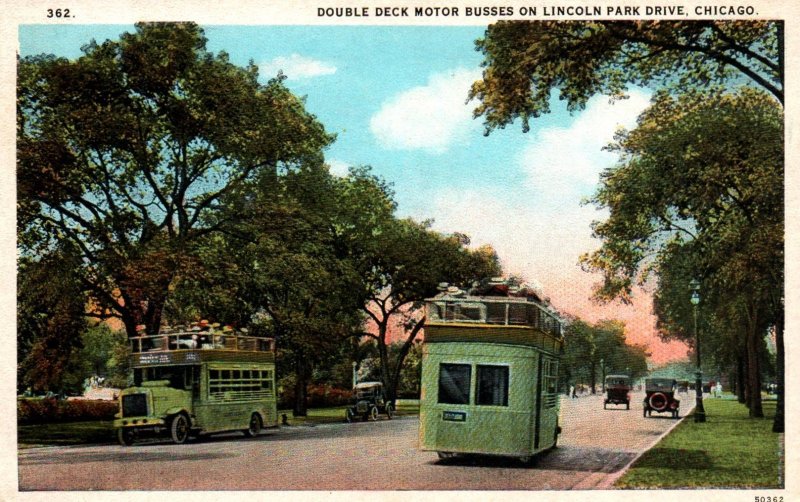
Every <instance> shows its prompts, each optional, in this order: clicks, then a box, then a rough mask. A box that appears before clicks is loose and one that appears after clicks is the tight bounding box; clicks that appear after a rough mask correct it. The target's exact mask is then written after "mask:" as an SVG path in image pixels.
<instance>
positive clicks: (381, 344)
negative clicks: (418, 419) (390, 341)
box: [378, 316, 391, 393]
mask: <svg viewBox="0 0 800 502" xmlns="http://www.w3.org/2000/svg"><path fill="white" fill-rule="evenodd" d="M388 324H389V316H386V317H384V318H383V320H382V321H381V322H380V323H378V357H379V358H380V361H381V382H382V383H383V387H384V390H385V391H386V392H387V393H388V392H390V381H389V380H390V379H389V375H390V374H391V372H390V370H389V349H388V348H387V347H386V331H387V325H388Z"/></svg>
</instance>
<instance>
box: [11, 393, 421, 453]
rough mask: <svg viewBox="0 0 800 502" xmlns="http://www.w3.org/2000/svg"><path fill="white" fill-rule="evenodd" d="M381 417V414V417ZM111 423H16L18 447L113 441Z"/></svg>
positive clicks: (410, 405)
mask: <svg viewBox="0 0 800 502" xmlns="http://www.w3.org/2000/svg"><path fill="white" fill-rule="evenodd" d="M344 410H345V407H344V406H338V407H334V408H311V409H309V410H308V416H307V417H293V416H292V410H279V411H278V417H280V416H281V414H283V413H285V414H286V418H287V421H288V422H289V425H312V424H324V423H337V422H344ZM395 414H396V415H399V416H403V415H418V414H419V401H416V400H414V401H412V400H400V401H398V402H397V411H396V412H395ZM384 418H385V417H381V419H384ZM111 424H112V422H111V421H110V420H108V421H93V422H68V423H55V424H42V425H19V426H17V444H18V445H19V448H30V447H32V446H68V445H78V444H104V443H115V442H116V441H117V439H116V436H115V434H116V433H115V431H114V428H113V427H112V426H111Z"/></svg>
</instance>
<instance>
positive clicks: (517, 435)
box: [419, 281, 564, 462]
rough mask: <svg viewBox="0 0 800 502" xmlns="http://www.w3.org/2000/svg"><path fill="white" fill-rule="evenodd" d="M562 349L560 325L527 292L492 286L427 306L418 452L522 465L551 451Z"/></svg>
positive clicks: (452, 292)
mask: <svg viewBox="0 0 800 502" xmlns="http://www.w3.org/2000/svg"><path fill="white" fill-rule="evenodd" d="M563 343H564V339H563V335H562V322H561V320H560V318H559V317H558V316H557V315H556V314H555V313H554V312H553V311H551V310H550V309H548V308H547V306H546V305H545V304H544V303H543V302H542V301H541V300H540V299H539V297H538V295H536V294H535V293H534V292H533V291H532V290H529V289H517V290H515V288H513V287H509V286H508V285H507V284H505V283H503V282H499V281H495V282H494V283H490V284H489V287H485V288H483V289H482V290H478V291H473V292H470V294H467V293H465V292H462V291H459V290H458V289H457V288H453V287H451V288H449V289H448V290H446V291H444V292H443V293H442V294H439V295H437V296H436V297H434V298H431V299H429V300H427V301H426V324H425V339H424V344H423V359H422V393H421V396H420V431H419V437H420V447H421V449H422V450H426V451H436V452H437V453H438V454H439V457H440V458H447V457H451V456H453V455H456V454H459V453H474V454H485V455H503V456H511V457H517V458H519V459H520V460H522V461H523V462H527V461H528V460H530V459H531V457H532V456H533V455H535V454H536V453H538V452H541V451H544V450H547V449H549V448H552V447H554V446H555V445H556V443H557V441H558V434H559V433H560V431H561V428H560V425H559V404H560V400H559V393H558V383H557V382H558V364H559V360H560V355H561V352H562V347H563Z"/></svg>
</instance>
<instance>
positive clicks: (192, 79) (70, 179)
mask: <svg viewBox="0 0 800 502" xmlns="http://www.w3.org/2000/svg"><path fill="white" fill-rule="evenodd" d="M205 43H206V40H205V38H204V36H203V31H202V30H201V29H200V28H199V27H198V26H196V25H194V24H191V23H151V24H147V23H140V24H137V25H136V31H135V32H134V33H125V34H123V35H122V36H121V37H120V40H118V41H106V42H103V43H102V44H97V43H95V42H92V43H89V44H87V45H86V46H85V47H84V48H83V51H84V55H83V56H82V57H80V58H78V59H76V60H72V61H68V60H66V59H59V58H54V57H52V56H36V57H27V58H23V59H21V60H20V61H19V65H18V88H17V91H18V100H17V116H18V122H17V145H18V164H17V180H18V187H17V188H18V223H19V241H20V246H21V250H22V252H23V253H24V254H29V255H32V256H35V255H37V254H43V253H45V252H47V250H48V249H51V248H52V247H53V246H55V245H58V244H59V243H64V242H69V243H70V244H71V245H72V247H74V249H76V250H78V251H79V252H80V257H81V259H82V262H81V264H80V265H79V266H76V267H75V271H76V272H79V273H80V277H81V280H82V281H83V283H84V284H85V286H86V287H87V288H88V289H89V291H90V293H91V295H92V305H93V306H95V307H97V310H96V311H95V312H94V314H96V315H101V316H102V315H108V314H113V315H116V316H119V317H121V318H122V320H123V322H124V324H125V327H126V330H127V332H128V335H129V336H133V335H134V334H135V326H136V325H138V324H145V325H146V326H147V330H148V332H150V333H154V332H156V331H157V330H158V327H159V324H160V321H161V314H162V308H163V305H164V302H165V301H166V299H167V297H168V296H169V291H170V288H171V286H172V284H173V282H174V281H175V278H176V277H178V276H184V277H191V276H192V274H193V273H195V272H196V271H197V269H198V266H199V263H200V262H199V260H198V257H197V252H198V251H197V244H198V241H200V240H202V239H203V238H205V237H208V236H211V235H214V234H217V233H219V232H221V231H222V230H224V229H225V228H226V226H227V225H229V224H230V223H231V222H232V221H233V222H236V221H241V220H242V219H247V218H248V217H249V216H250V215H252V214H253V213H252V212H249V211H243V212H239V213H229V214H227V215H226V217H224V218H223V217H220V216H219V214H218V211H219V208H220V202H221V201H222V200H223V199H224V198H226V197H228V196H229V195H230V194H231V193H234V192H237V191H241V190H242V188H243V186H245V185H247V184H248V183H250V182H252V181H253V180H255V179H257V178H262V179H272V178H276V177H277V176H278V175H279V173H285V172H288V171H292V170H294V169H295V168H296V167H297V166H298V165H299V164H301V163H306V162H319V161H321V158H322V154H321V151H322V149H323V148H324V147H326V146H327V145H328V144H329V143H330V142H331V141H332V139H333V138H332V137H331V136H329V135H327V134H326V133H325V132H324V130H323V128H322V125H321V124H320V123H319V122H317V121H316V119H315V117H313V116H312V115H310V114H308V113H307V112H306V111H305V110H304V107H303V103H302V101H301V100H300V99H299V98H297V97H295V96H294V95H292V94H291V93H290V92H289V91H288V89H286V87H285V86H284V85H283V84H282V83H281V81H280V79H275V80H271V81H269V82H268V83H267V84H266V85H262V84H260V83H259V82H258V73H257V69H256V67H255V66H254V65H250V66H248V67H247V68H240V67H237V66H234V65H233V64H231V63H230V62H229V60H228V56H227V55H226V54H225V53H220V54H216V55H214V54H211V53H209V52H207V51H206V49H205Z"/></svg>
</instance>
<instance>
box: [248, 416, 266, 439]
mask: <svg viewBox="0 0 800 502" xmlns="http://www.w3.org/2000/svg"><path fill="white" fill-rule="evenodd" d="M263 425H264V424H263V422H262V421H261V415H259V414H258V413H253V414H252V415H250V424H249V426H248V427H247V430H245V431H244V434H245V435H246V436H247V437H249V438H254V437H256V436H258V433H259V432H261V428H262V426H263Z"/></svg>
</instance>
